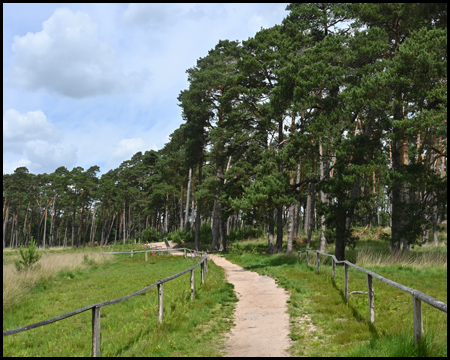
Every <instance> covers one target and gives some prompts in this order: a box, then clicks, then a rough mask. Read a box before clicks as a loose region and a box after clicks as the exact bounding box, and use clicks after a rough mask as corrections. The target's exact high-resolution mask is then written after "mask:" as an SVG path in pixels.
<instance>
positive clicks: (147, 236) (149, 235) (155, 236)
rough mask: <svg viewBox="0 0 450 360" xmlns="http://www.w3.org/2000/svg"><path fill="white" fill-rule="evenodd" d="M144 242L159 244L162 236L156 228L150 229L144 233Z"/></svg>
mask: <svg viewBox="0 0 450 360" xmlns="http://www.w3.org/2000/svg"><path fill="white" fill-rule="evenodd" d="M142 240H144V241H145V242H158V241H161V234H160V233H159V231H158V230H156V229H155V228H152V227H148V228H147V229H145V230H144V231H143V232H142Z"/></svg>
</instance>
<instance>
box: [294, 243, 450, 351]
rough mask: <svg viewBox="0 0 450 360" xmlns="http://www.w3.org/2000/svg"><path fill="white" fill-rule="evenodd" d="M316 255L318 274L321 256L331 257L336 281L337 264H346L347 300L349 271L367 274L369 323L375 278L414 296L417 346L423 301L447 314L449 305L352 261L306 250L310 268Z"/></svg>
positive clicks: (372, 315) (421, 327) (372, 305)
mask: <svg viewBox="0 0 450 360" xmlns="http://www.w3.org/2000/svg"><path fill="white" fill-rule="evenodd" d="M310 252H315V253H316V265H317V273H318V274H319V272H320V258H319V254H320V255H324V256H329V257H331V259H332V272H331V277H332V279H333V281H334V277H335V268H336V264H344V294H345V298H346V299H348V295H349V292H348V282H349V277H348V269H349V267H350V266H351V267H352V268H355V269H356V270H359V271H362V272H364V273H366V274H367V294H368V297H369V321H370V322H371V323H374V322H375V303H374V290H373V278H376V279H378V280H380V281H382V282H384V283H386V284H388V285H390V286H393V287H395V288H397V289H399V290H401V291H404V292H407V293H409V294H411V295H412V305H413V319H414V342H415V343H416V344H417V343H418V342H419V341H420V339H421V338H422V336H423V323H422V301H423V302H425V303H427V304H429V305H431V306H433V307H435V308H436V309H439V310H441V311H443V312H445V313H447V304H445V303H443V302H442V301H439V300H437V299H435V298H433V297H431V296H429V295H427V294H425V293H423V292H421V291H419V290H415V289H411V288H409V287H407V286H404V285H401V284H399V283H396V282H395V281H392V280H389V279H386V278H385V277H383V276H381V275H378V274H377V273H374V272H373V271H370V270H367V269H364V268H362V267H360V266H357V265H355V264H353V263H351V262H350V261H347V260H343V261H338V260H337V259H336V257H335V256H334V255H331V254H326V253H323V252H321V251H318V250H306V265H307V266H309V253H310ZM300 257H301V251H299V252H298V261H299V262H300ZM358 293H362V292H358Z"/></svg>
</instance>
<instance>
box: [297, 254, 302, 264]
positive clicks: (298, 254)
mask: <svg viewBox="0 0 450 360" xmlns="http://www.w3.org/2000/svg"><path fill="white" fill-rule="evenodd" d="M301 255H302V252H301V251H299V252H298V263H299V264H300V256H301Z"/></svg>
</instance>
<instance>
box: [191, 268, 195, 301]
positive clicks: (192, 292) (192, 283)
mask: <svg viewBox="0 0 450 360" xmlns="http://www.w3.org/2000/svg"><path fill="white" fill-rule="evenodd" d="M194 295H195V284H194V269H192V270H191V300H193V299H194Z"/></svg>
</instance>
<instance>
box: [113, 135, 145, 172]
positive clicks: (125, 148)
mask: <svg viewBox="0 0 450 360" xmlns="http://www.w3.org/2000/svg"><path fill="white" fill-rule="evenodd" d="M145 149H146V145H145V142H144V140H142V139H141V138H133V139H122V140H120V141H119V143H118V144H117V145H116V149H115V150H114V151H113V153H112V154H111V156H109V158H108V160H107V162H106V167H107V168H114V167H117V166H119V165H120V163H122V162H123V161H125V160H129V159H131V157H132V156H133V155H134V154H136V153H137V152H139V151H142V152H144V151H145Z"/></svg>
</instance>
